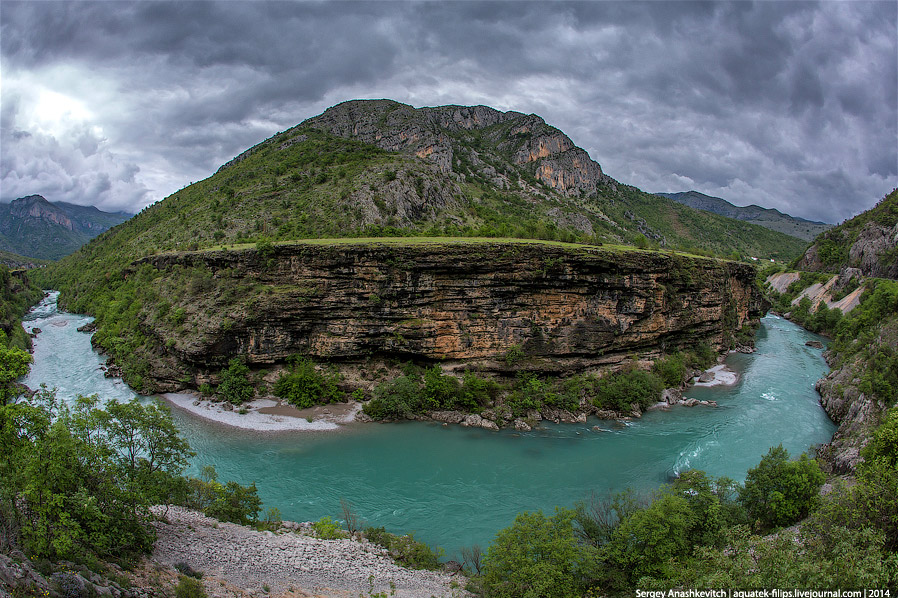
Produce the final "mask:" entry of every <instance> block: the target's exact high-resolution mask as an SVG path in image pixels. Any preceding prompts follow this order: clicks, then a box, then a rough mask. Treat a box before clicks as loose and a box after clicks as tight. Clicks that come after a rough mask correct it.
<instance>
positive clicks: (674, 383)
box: [652, 353, 687, 388]
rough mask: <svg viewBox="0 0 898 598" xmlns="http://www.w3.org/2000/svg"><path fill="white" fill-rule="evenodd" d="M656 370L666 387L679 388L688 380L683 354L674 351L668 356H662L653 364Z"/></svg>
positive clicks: (653, 370)
mask: <svg viewBox="0 0 898 598" xmlns="http://www.w3.org/2000/svg"><path fill="white" fill-rule="evenodd" d="M652 372H654V373H655V374H656V375H657V376H658V377H659V378H661V382H662V383H663V384H664V386H665V388H678V387H679V386H680V385H681V384H683V382H684V381H685V380H686V375H687V370H686V363H685V362H684V360H683V355H682V354H680V353H674V354H672V355H668V356H666V357H662V358H661V359H659V360H657V361H656V362H655V363H654V365H652Z"/></svg>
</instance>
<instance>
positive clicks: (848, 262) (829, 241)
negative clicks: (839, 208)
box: [795, 189, 898, 280]
mask: <svg viewBox="0 0 898 598" xmlns="http://www.w3.org/2000/svg"><path fill="white" fill-rule="evenodd" d="M795 267H796V268H797V269H799V270H806V271H811V272H838V271H840V270H842V269H843V268H856V269H857V270H859V274H862V275H863V276H872V277H877V278H891V279H893V280H896V279H898V189H895V190H893V191H892V192H891V193H889V194H888V195H886V196H885V197H884V198H882V200H881V201H880V202H879V203H877V204H876V205H875V206H874V207H873V208H871V209H869V210H867V211H866V212H863V213H862V214H858V215H857V216H855V217H854V218H852V219H851V220H846V221H845V222H843V223H842V224H840V225H839V226H837V227H835V228H833V229H830V230H828V231H826V232H825V233H823V234H821V235H819V236H818V237H817V238H816V239H815V240H814V243H813V245H811V246H810V247H809V248H808V250H807V251H806V252H805V253H804V255H803V256H801V258H800V259H799V260H798V261H797V262H796V264H795Z"/></svg>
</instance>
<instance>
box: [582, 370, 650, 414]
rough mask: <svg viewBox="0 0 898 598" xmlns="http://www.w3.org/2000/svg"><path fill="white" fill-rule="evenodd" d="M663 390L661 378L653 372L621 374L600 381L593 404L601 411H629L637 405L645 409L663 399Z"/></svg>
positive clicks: (635, 371) (641, 371) (637, 371)
mask: <svg viewBox="0 0 898 598" xmlns="http://www.w3.org/2000/svg"><path fill="white" fill-rule="evenodd" d="M663 390H664V383H663V382H662V381H661V378H659V377H658V376H657V375H655V374H653V373H651V372H646V371H644V370H633V371H630V372H619V373H616V374H611V375H610V376H605V377H604V378H600V379H599V381H598V383H597V384H596V389H595V395H594V397H593V404H594V405H595V406H596V407H599V408H600V409H613V410H615V411H629V410H630V409H631V405H632V404H634V403H635V404H636V405H638V406H639V407H640V408H641V409H645V408H646V407H648V406H649V405H651V404H652V403H654V402H655V401H657V400H658V399H659V398H660V397H661V391H663Z"/></svg>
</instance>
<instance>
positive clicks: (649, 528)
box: [603, 493, 694, 586]
mask: <svg viewBox="0 0 898 598" xmlns="http://www.w3.org/2000/svg"><path fill="white" fill-rule="evenodd" d="M693 517H694V513H693V510H692V508H690V505H689V501H687V500H686V499H685V498H684V497H682V496H678V495H675V494H670V493H665V494H663V495H661V496H660V497H659V498H657V499H655V500H654V501H653V502H652V503H651V504H650V505H649V506H648V507H646V508H645V509H641V510H638V511H636V512H634V513H633V514H632V515H630V516H629V517H627V518H626V519H625V520H623V521H622V522H621V524H620V525H619V526H618V527H617V528H616V529H615V530H614V533H613V534H612V536H611V540H610V541H609V542H608V544H607V545H606V547H605V549H604V551H603V556H604V558H605V560H606V562H607V563H608V564H609V565H611V566H612V567H613V568H614V569H616V570H617V571H619V572H620V573H621V574H622V576H623V577H625V578H626V579H627V582H628V584H627V585H631V586H632V585H635V584H637V582H638V581H639V579H640V578H642V577H647V576H648V577H662V578H664V577H669V576H670V575H671V574H672V569H671V566H672V563H673V559H674V558H675V557H677V556H680V555H683V554H686V553H688V550H689V549H690V548H691V545H690V544H689V531H690V529H691V528H692V526H693V525H694V524H693Z"/></svg>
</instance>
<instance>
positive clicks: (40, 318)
mask: <svg viewBox="0 0 898 598" xmlns="http://www.w3.org/2000/svg"><path fill="white" fill-rule="evenodd" d="M89 321H90V318H88V317H85V316H80V315H75V314H67V313H61V312H57V310H56V302H55V293H53V294H51V296H50V297H49V298H48V299H45V300H44V301H43V302H42V303H41V304H40V305H39V306H37V307H36V308H35V309H34V310H32V312H31V314H30V315H29V316H28V320H27V321H26V322H25V325H26V328H28V329H30V328H32V327H34V326H37V327H39V328H40V329H41V330H42V332H41V333H40V334H38V335H37V337H36V338H35V342H34V357H35V363H34V365H33V367H32V369H31V372H30V374H29V375H28V376H27V377H26V378H25V380H24V382H25V383H26V384H28V385H29V386H30V387H32V388H36V387H38V386H39V385H40V384H42V383H43V384H46V385H47V386H48V387H51V388H52V387H55V388H56V389H57V392H58V396H59V397H60V398H64V399H71V398H73V397H75V396H77V395H78V394H84V395H88V394H94V393H97V394H99V395H100V396H101V397H102V398H113V397H114V398H118V399H119V400H128V399H130V398H131V397H133V396H134V394H133V393H132V391H131V390H130V389H129V388H128V387H127V386H126V385H125V384H124V383H122V381H121V380H118V379H107V378H104V377H103V372H102V371H101V369H100V366H101V364H102V363H103V361H104V358H103V356H101V355H99V354H97V353H96V352H95V351H94V350H93V349H92V348H91V345H90V336H89V335H88V334H85V333H81V332H78V331H77V330H76V329H77V327H78V326H81V325H82V324H84V323H87V322H89ZM812 339H813V340H822V339H820V337H818V336H816V335H813V334H811V333H809V332H807V331H805V330H803V329H802V328H800V327H798V326H796V325H794V324H792V323H791V322H788V321H786V320H783V319H781V318H778V317H776V316H767V317H765V318H764V319H763V320H762V326H761V328H760V330H759V331H758V335H757V349H758V350H757V352H756V353H754V354H751V355H739V354H732V355H730V356H729V357H728V359H727V364H728V366H729V367H730V368H731V369H733V370H735V371H737V372H738V373H739V374H740V379H739V382H738V383H737V384H735V385H734V386H731V387H720V386H718V387H710V388H690V389H688V390H687V391H686V392H685V393H684V395H685V396H687V397H694V398H697V399H708V400H714V401H717V402H718V403H719V407H717V408H713V407H701V406H697V407H692V408H687V407H677V408H674V409H671V410H669V411H653V412H649V413H647V414H646V415H644V416H643V417H642V418H640V419H636V420H633V421H627V422H614V421H603V420H594V419H590V421H588V422H587V423H586V424H560V425H555V424H543V425H542V426H540V427H539V428H537V429H534V431H532V432H528V433H519V432H514V431H500V432H489V431H484V430H480V429H470V428H463V427H459V426H440V425H435V424H427V423H417V422H415V423H411V422H410V423H401V424H352V425H348V426H344V427H343V428H341V429H340V430H339V431H336V432H309V431H302V432H280V433H275V434H260V433H253V432H247V431H242V430H237V429H234V428H230V427H224V426H222V425H220V424H214V423H210V422H208V421H206V420H202V419H198V418H196V417H195V416H192V415H190V414H188V413H186V412H182V411H180V410H178V409H174V410H173V416H174V417H175V420H176V422H177V424H178V426H179V427H180V429H181V431H182V433H183V434H184V436H185V437H186V438H187V439H188V440H189V442H190V445H191V446H192V447H193V450H194V451H196V453H197V456H196V457H195V458H194V459H193V462H192V464H191V468H190V471H189V472H188V473H191V474H194V475H196V474H197V473H198V471H199V469H200V468H201V467H203V466H204V465H214V466H215V467H216V469H217V470H218V473H219V479H220V480H231V479H233V480H237V481H238V482H240V483H243V484H248V483H250V482H255V483H256V486H257V487H258V490H259V495H260V496H261V498H262V499H263V501H264V507H263V509H267V508H268V507H277V508H278V509H279V510H280V512H281V514H282V515H283V517H284V518H285V519H291V520H295V521H312V520H317V519H319V518H321V517H323V516H325V515H330V516H332V517H334V518H335V519H338V518H339V516H340V513H341V511H340V499H341V498H344V499H346V500H348V501H349V502H350V503H352V504H353V506H354V508H355V510H356V512H357V514H358V516H359V517H360V518H361V519H362V520H363V521H364V522H365V523H366V524H368V525H374V526H381V525H383V526H385V527H386V528H387V530H388V531H393V532H402V533H405V532H414V534H415V537H416V538H418V539H420V540H424V541H426V542H428V543H430V544H432V545H436V546H440V547H443V548H444V550H445V553H446V557H447V558H452V557H453V556H455V555H457V554H458V549H459V548H460V547H462V546H470V545H472V544H479V545H481V546H483V547H486V546H487V545H489V543H490V542H491V540H492V538H493V537H494V536H495V534H496V532H497V531H498V530H499V529H501V528H503V527H506V526H508V525H509V524H511V522H512V521H513V520H514V517H515V514H516V513H518V512H520V511H528V510H529V511H532V510H537V509H542V510H543V511H545V512H551V511H552V510H553V508H554V507H555V506H556V505H565V506H571V505H573V504H574V503H575V502H576V501H578V500H581V499H584V498H587V497H588V496H590V495H591V494H593V493H595V494H597V495H599V496H605V495H608V494H609V493H613V492H618V491H621V490H624V489H626V488H628V487H630V488H633V489H635V490H639V491H648V490H651V489H654V488H657V487H658V486H660V485H661V484H663V483H665V482H667V481H668V480H670V479H671V477H672V476H674V475H676V473H677V472H680V471H683V470H685V469H689V468H698V469H703V470H705V471H707V472H709V473H711V474H713V475H715V476H720V475H727V476H730V477H732V478H735V479H737V480H740V481H741V480H743V479H744V478H745V473H746V471H747V470H748V469H749V468H751V467H753V466H754V465H756V464H757V462H758V461H759V460H760V458H761V457H762V456H763V455H764V454H765V453H766V452H767V450H768V449H769V448H770V447H771V446H775V445H777V444H780V443H782V444H783V446H784V447H786V448H787V449H788V450H789V452H790V453H792V454H793V455H797V454H800V453H801V452H803V451H806V450H808V448H809V447H811V446H813V445H815V444H819V443H823V442H827V441H828V440H829V439H830V438H831V437H832V434H833V432H834V431H835V425H833V423H832V422H831V421H830V420H829V419H828V418H827V416H826V414H825V413H824V412H823V409H822V408H821V407H820V404H819V397H818V395H817V393H816V391H815V390H814V382H815V381H816V380H817V379H819V378H820V377H822V376H823V375H824V374H825V373H826V372H827V366H826V363H825V362H824V360H823V358H822V356H821V350H820V349H814V348H811V347H807V346H805V342H806V341H808V340H812ZM143 400H154V399H152V398H151V397H145V398H143ZM596 426H597V428H595V427H596ZM263 512H264V511H263Z"/></svg>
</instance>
